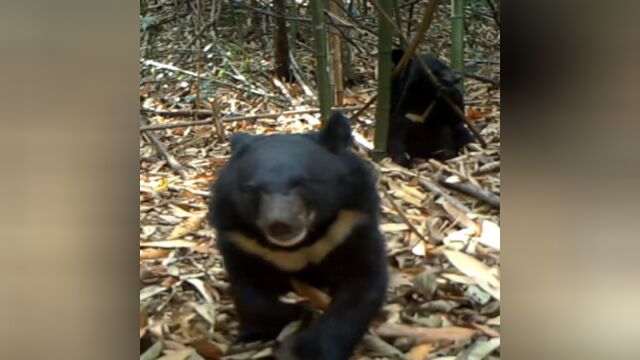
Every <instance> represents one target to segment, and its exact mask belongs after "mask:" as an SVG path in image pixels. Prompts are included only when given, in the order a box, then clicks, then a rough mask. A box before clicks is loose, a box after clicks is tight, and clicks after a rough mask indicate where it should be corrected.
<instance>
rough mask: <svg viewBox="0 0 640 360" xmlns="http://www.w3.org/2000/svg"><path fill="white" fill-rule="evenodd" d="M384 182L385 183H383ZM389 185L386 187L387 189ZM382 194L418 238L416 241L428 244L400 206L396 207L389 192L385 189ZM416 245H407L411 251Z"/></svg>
mask: <svg viewBox="0 0 640 360" xmlns="http://www.w3.org/2000/svg"><path fill="white" fill-rule="evenodd" d="M385 182H386V181H385ZM388 186H389V185H387V187H388ZM382 193H383V194H384V196H385V197H386V198H387V200H389V202H390V203H391V206H393V208H394V209H395V210H396V212H397V213H398V215H400V217H401V218H402V220H403V221H404V222H405V224H407V226H409V229H411V231H412V232H413V233H414V234H416V235H417V236H418V239H419V240H421V241H424V242H425V243H429V240H427V238H425V237H424V236H423V235H422V234H421V233H420V232H419V231H418V229H416V227H415V226H413V224H412V223H411V221H410V220H409V218H408V217H407V215H405V213H404V211H402V209H401V208H400V206H398V204H396V202H395V200H393V197H392V196H391V194H389V191H388V190H386V189H385V191H383V192H382ZM416 245H418V244H417V243H416V244H411V245H409V246H410V248H411V249H413V248H414V247H415V246H416Z"/></svg>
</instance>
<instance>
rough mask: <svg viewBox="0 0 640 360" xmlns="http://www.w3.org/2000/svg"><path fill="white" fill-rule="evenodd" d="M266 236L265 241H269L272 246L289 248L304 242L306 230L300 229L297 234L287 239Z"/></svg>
mask: <svg viewBox="0 0 640 360" xmlns="http://www.w3.org/2000/svg"><path fill="white" fill-rule="evenodd" d="M266 235H267V239H269V241H270V242H272V243H273V244H275V245H278V246H282V247H290V246H294V245H296V244H299V243H300V242H301V241H302V240H304V238H305V237H307V229H306V228H302V229H300V231H299V232H298V233H297V234H292V235H291V236H288V237H282V236H273V235H269V234H266Z"/></svg>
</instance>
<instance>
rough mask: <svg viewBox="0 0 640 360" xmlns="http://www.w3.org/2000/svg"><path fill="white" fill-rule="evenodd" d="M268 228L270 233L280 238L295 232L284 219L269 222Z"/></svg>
mask: <svg viewBox="0 0 640 360" xmlns="http://www.w3.org/2000/svg"><path fill="white" fill-rule="evenodd" d="M267 230H268V231H269V235H271V236H273V237H278V238H287V237H290V236H291V233H292V232H293V231H292V229H291V226H290V225H289V224H287V223H284V222H282V221H274V222H272V223H271V224H269V227H268V228H267Z"/></svg>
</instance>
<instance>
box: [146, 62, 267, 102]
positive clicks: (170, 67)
mask: <svg viewBox="0 0 640 360" xmlns="http://www.w3.org/2000/svg"><path fill="white" fill-rule="evenodd" d="M142 62H143V64H145V65H149V66H154V67H156V68H158V69H164V70H169V71H174V72H179V73H183V74H186V75H190V76H193V77H196V78H199V79H202V80H206V81H210V82H212V83H214V84H218V85H221V86H225V87H228V88H232V89H236V90H240V91H245V92H248V93H252V94H254V95H259V96H265V97H268V98H274V99H277V98H278V96H275V95H271V94H267V93H265V92H262V91H257V90H253V89H247V88H245V87H242V86H238V85H234V84H231V83H228V82H225V81H220V80H216V79H212V78H209V77H205V76H202V75H200V74H196V73H194V72H193V71H189V70H184V69H180V68H179V67H177V66H173V65H169V64H163V63H160V62H157V61H153V60H143V61H142Z"/></svg>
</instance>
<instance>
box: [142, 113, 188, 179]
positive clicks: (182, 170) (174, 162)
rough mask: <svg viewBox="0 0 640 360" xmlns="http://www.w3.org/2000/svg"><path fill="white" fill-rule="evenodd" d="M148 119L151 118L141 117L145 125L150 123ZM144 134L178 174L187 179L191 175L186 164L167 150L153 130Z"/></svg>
mask: <svg viewBox="0 0 640 360" xmlns="http://www.w3.org/2000/svg"><path fill="white" fill-rule="evenodd" d="M148 121H149V120H147V119H146V118H140V125H144V124H146V123H148ZM144 135H145V136H146V137H147V138H148V139H149V140H150V141H151V142H152V143H153V144H154V145H155V147H156V149H158V152H159V153H161V154H162V156H164V158H165V159H167V163H168V164H169V166H170V167H171V168H172V169H173V170H175V171H176V172H177V173H178V174H180V177H181V178H183V179H187V178H188V177H189V174H187V170H186V169H185V168H184V166H182V164H180V162H178V160H176V158H175V157H173V155H171V154H170V153H169V150H167V148H166V147H165V146H164V145H163V144H162V142H161V141H160V140H159V139H158V138H157V137H156V135H155V134H154V133H153V132H147V133H146V134H144Z"/></svg>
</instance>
